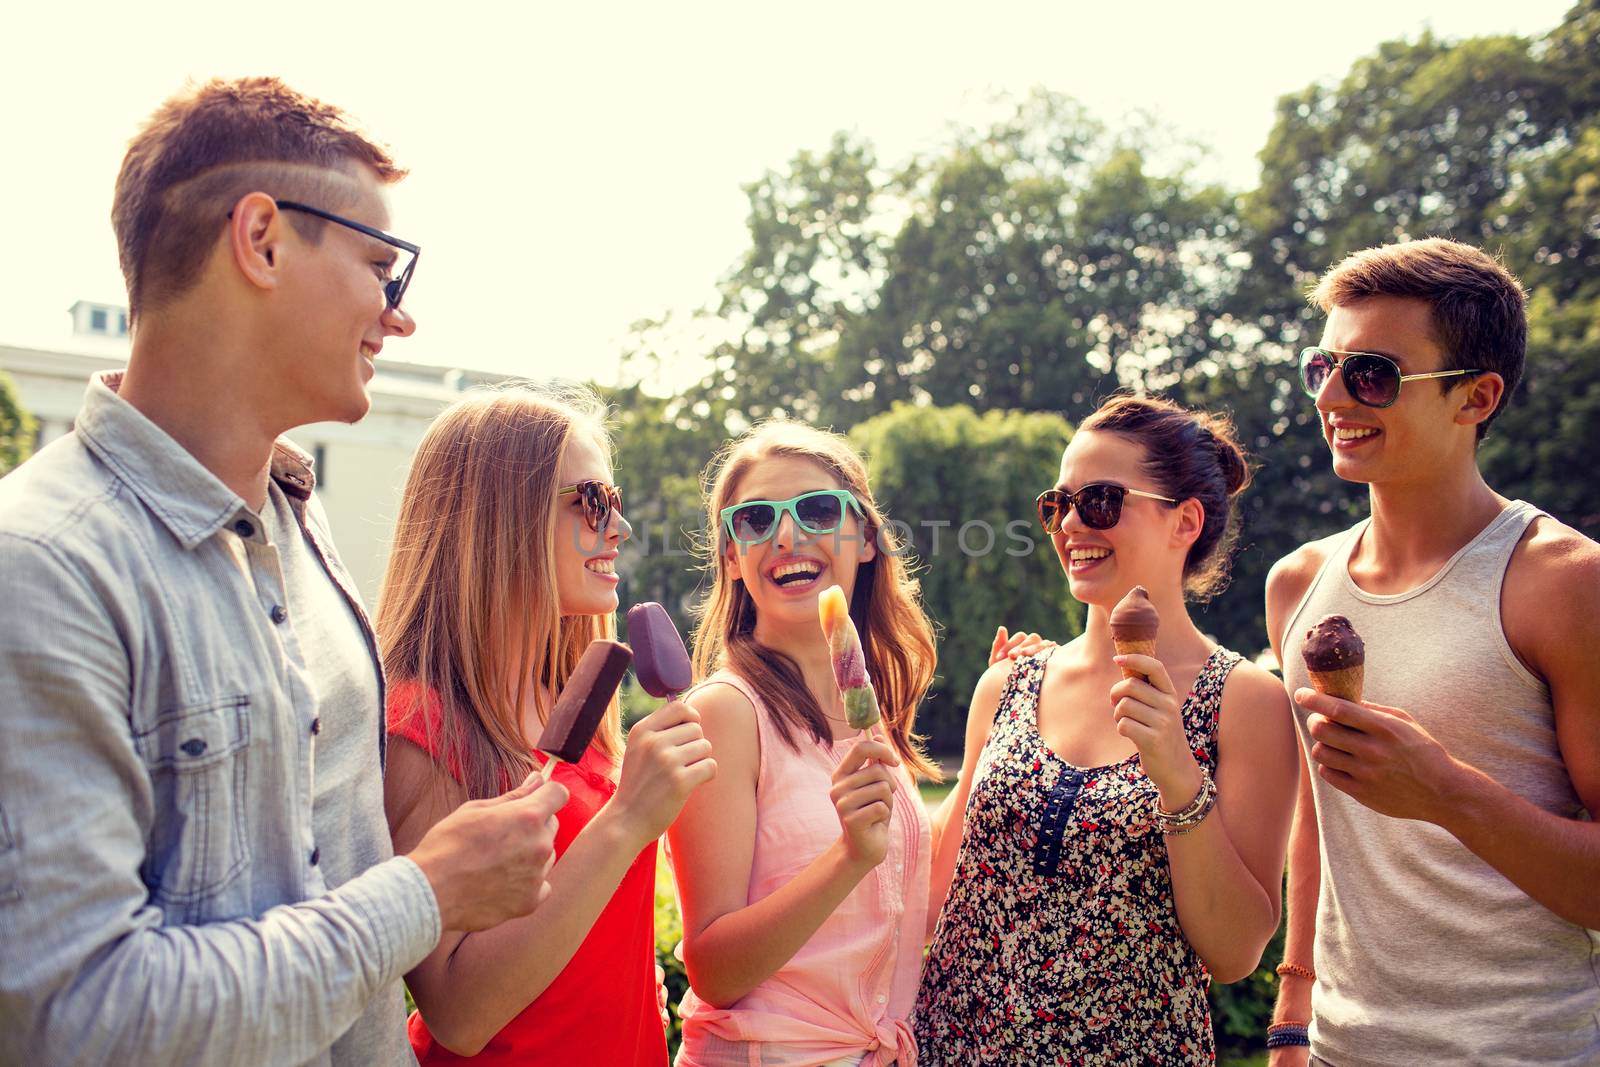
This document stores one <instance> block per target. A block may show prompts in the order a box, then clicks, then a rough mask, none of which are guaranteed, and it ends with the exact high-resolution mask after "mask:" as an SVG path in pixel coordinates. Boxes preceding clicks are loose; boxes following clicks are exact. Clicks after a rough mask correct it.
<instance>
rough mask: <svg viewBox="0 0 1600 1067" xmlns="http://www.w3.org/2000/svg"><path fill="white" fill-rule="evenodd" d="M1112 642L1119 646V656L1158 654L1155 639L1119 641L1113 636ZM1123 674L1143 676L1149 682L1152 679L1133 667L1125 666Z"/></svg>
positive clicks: (1129, 676)
mask: <svg viewBox="0 0 1600 1067" xmlns="http://www.w3.org/2000/svg"><path fill="white" fill-rule="evenodd" d="M1111 643H1112V644H1114V645H1116V646H1117V655H1119V656H1153V655H1155V654H1156V643H1155V641H1154V640H1150V641H1128V640H1121V641H1119V640H1117V639H1116V638H1115V637H1113V638H1112V639H1111ZM1122 676H1123V677H1124V678H1143V679H1144V680H1145V681H1147V682H1148V681H1149V680H1150V679H1149V677H1148V676H1147V675H1146V674H1145V673H1144V672H1143V671H1136V670H1134V669H1133V668H1132V667H1123V668H1122Z"/></svg>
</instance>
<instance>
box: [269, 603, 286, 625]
mask: <svg viewBox="0 0 1600 1067" xmlns="http://www.w3.org/2000/svg"><path fill="white" fill-rule="evenodd" d="M288 620H289V613H288V612H287V611H284V610H283V605H282V604H274V605H272V621H273V622H275V623H277V624H278V625H279V626H282V625H283V624H284V623H285V622H287V621H288Z"/></svg>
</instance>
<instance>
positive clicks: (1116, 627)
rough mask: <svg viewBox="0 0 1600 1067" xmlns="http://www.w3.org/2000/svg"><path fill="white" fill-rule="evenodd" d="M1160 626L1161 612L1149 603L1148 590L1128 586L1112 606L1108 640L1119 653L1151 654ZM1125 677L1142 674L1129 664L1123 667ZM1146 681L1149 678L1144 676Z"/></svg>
mask: <svg viewBox="0 0 1600 1067" xmlns="http://www.w3.org/2000/svg"><path fill="white" fill-rule="evenodd" d="M1160 629H1161V613H1160V612H1158V611H1156V606H1155V605H1154V604H1152V603H1150V594H1149V593H1148V592H1146V591H1145V587H1144V586H1142V585H1136V586H1134V587H1133V588H1132V589H1130V590H1128V592H1127V595H1125V596H1124V597H1123V598H1122V599H1121V600H1119V601H1117V606H1116V607H1114V608H1112V609H1111V643H1112V644H1114V645H1116V646H1117V655H1119V656H1153V655H1155V654H1156V633H1157V632H1158V631H1159V630H1160ZM1122 676H1123V677H1124V678H1145V676H1144V674H1143V673H1142V672H1140V671H1136V670H1134V669H1133V668H1132V667H1123V668H1122ZM1145 681H1149V679H1148V678H1145Z"/></svg>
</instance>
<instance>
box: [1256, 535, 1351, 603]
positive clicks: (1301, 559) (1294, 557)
mask: <svg viewBox="0 0 1600 1067" xmlns="http://www.w3.org/2000/svg"><path fill="white" fill-rule="evenodd" d="M1343 536H1344V532H1343V531H1341V532H1339V533H1336V534H1330V535H1328V536H1327V537H1324V538H1322V539H1321V540H1319V541H1307V542H1306V543H1305V544H1303V545H1301V546H1300V547H1299V548H1297V549H1295V550H1294V551H1293V552H1290V553H1289V554H1288V555H1287V556H1284V557H1283V558H1282V559H1280V560H1278V562H1276V563H1274V564H1273V565H1272V569H1271V570H1270V571H1268V572H1267V598H1268V599H1269V600H1270V599H1271V598H1272V597H1273V596H1274V595H1277V594H1278V593H1280V592H1281V593H1283V594H1284V595H1288V594H1289V593H1291V592H1292V593H1293V594H1294V598H1295V599H1296V600H1298V599H1299V598H1300V595H1301V594H1303V593H1304V592H1305V591H1306V589H1308V588H1309V587H1310V585H1311V581H1312V579H1313V578H1315V577H1316V576H1317V571H1319V570H1321V569H1322V565H1323V564H1324V563H1326V562H1327V561H1328V557H1329V556H1330V555H1332V554H1333V550H1334V547H1335V546H1336V545H1337V544H1338V542H1339V539H1340V538H1341V537H1343Z"/></svg>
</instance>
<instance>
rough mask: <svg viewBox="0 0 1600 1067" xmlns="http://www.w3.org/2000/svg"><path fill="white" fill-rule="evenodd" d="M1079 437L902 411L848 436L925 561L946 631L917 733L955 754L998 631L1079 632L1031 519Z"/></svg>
mask: <svg viewBox="0 0 1600 1067" xmlns="http://www.w3.org/2000/svg"><path fill="white" fill-rule="evenodd" d="M1071 434H1072V430H1071V427H1069V426H1068V425H1067V422H1066V420H1065V419H1063V418H1061V417H1060V416H1059V415H1053V414H1048V413H1045V412H1020V411H990V412H986V413H984V414H982V415H979V414H977V413H976V412H974V411H973V410H972V409H971V408H968V407H950V408H934V407H917V406H915V405H912V404H908V403H901V404H897V405H896V406H895V407H894V409H893V410H892V411H890V412H888V413H886V414H883V415H878V416H876V417H874V418H872V419H869V420H867V421H866V422H864V423H862V424H861V425H859V426H857V427H856V428H855V429H854V430H852V431H851V434H850V436H851V440H852V441H853V442H854V443H855V444H856V446H857V447H859V448H860V449H861V450H862V451H863V452H864V453H865V454H866V455H867V456H868V458H869V464H870V470H871V477H872V487H873V495H874V497H875V498H876V499H877V500H878V502H879V505H880V507H882V508H884V509H885V511H886V513H887V517H888V519H889V520H890V521H891V522H892V523H894V524H895V527H896V530H897V532H898V533H899V535H900V537H901V539H902V540H903V541H907V542H909V547H910V550H911V551H910V558H911V559H914V560H916V561H919V566H918V568H917V573H918V576H919V578H920V580H921V583H922V597H923V605H924V607H925V608H926V609H927V611H928V613H929V615H930V616H931V617H932V618H934V619H936V620H940V621H941V622H942V623H943V633H942V634H941V635H940V640H939V676H938V678H936V679H935V682H934V687H933V689H932V691H931V692H930V693H929V696H928V699H927V700H926V701H925V702H924V704H923V707H922V709H921V710H920V711H919V712H918V718H917V729H918V731H919V732H920V733H923V734H926V735H931V736H932V737H934V738H936V739H938V740H939V742H942V743H939V744H937V745H936V750H937V751H947V752H948V751H959V749H960V738H961V737H962V735H963V731H964V730H965V729H966V721H967V720H966V711H967V699H968V697H969V696H970V695H971V693H972V690H973V687H974V686H975V685H976V684H977V681H978V676H979V675H980V674H982V673H983V669H984V667H985V666H987V664H988V657H989V646H990V643H991V642H992V641H993V639H994V631H995V627H996V626H1000V625H1005V626H1007V627H1008V628H1010V629H1012V630H1025V631H1037V632H1039V633H1041V634H1044V635H1046V636H1048V637H1050V638H1052V639H1054V640H1056V641H1060V642H1063V643H1064V642H1066V641H1067V640H1069V639H1070V638H1072V637H1075V636H1076V635H1077V634H1079V633H1081V632H1082V630H1083V609H1082V606H1081V605H1079V604H1078V603H1077V602H1076V601H1074V600H1073V599H1072V598H1071V597H1070V596H1068V595H1067V591H1066V583H1065V582H1064V581H1063V580H1062V577H1061V567H1060V564H1059V562H1057V560H1056V556H1055V552H1054V550H1053V549H1052V548H1051V546H1050V542H1049V540H1048V539H1047V538H1045V536H1044V532H1043V530H1041V529H1040V528H1039V524H1038V520H1037V519H1036V518H1035V517H1034V505H1033V500H1034V497H1035V496H1037V495H1038V493H1039V492H1041V491H1042V490H1044V489H1047V488H1049V487H1050V486H1051V485H1054V484H1055V477H1056V468H1057V466H1058V465H1059V463H1060V459H1061V451H1062V449H1063V448H1065V447H1066V443H1067V441H1068V440H1069V439H1070V437H1071Z"/></svg>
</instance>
